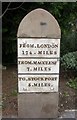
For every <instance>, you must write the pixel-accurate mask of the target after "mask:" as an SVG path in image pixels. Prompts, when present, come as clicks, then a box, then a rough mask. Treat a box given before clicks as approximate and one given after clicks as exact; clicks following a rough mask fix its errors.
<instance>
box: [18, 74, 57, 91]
mask: <svg viewBox="0 0 77 120" xmlns="http://www.w3.org/2000/svg"><path fill="white" fill-rule="evenodd" d="M58 82H59V75H18V89H19V92H20V93H23V92H58Z"/></svg>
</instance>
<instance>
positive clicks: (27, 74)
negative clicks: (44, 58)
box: [18, 73, 59, 75]
mask: <svg viewBox="0 0 77 120" xmlns="http://www.w3.org/2000/svg"><path fill="white" fill-rule="evenodd" d="M18 75H59V73H18Z"/></svg>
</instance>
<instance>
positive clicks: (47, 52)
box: [18, 38, 60, 57]
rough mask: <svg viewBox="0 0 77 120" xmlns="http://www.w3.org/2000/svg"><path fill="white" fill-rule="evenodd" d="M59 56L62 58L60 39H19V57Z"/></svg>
mask: <svg viewBox="0 0 77 120" xmlns="http://www.w3.org/2000/svg"><path fill="white" fill-rule="evenodd" d="M23 45H24V47H23ZM23 51H24V52H23ZM39 51H40V52H39ZM41 51H42V52H41ZM59 56H60V39H46V38H44V39H41V38H40V39H37V38H18V57H59Z"/></svg>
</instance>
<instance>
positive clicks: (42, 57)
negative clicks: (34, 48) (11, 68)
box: [18, 57, 60, 59]
mask: <svg viewBox="0 0 77 120" xmlns="http://www.w3.org/2000/svg"><path fill="white" fill-rule="evenodd" d="M18 59H60V57H18Z"/></svg>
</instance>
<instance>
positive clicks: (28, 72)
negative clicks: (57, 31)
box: [18, 38, 60, 93]
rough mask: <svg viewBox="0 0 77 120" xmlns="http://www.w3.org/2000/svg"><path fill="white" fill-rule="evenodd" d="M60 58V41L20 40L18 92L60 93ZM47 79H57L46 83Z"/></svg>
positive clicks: (41, 39) (42, 39)
mask: <svg viewBox="0 0 77 120" xmlns="http://www.w3.org/2000/svg"><path fill="white" fill-rule="evenodd" d="M59 57H60V39H46V38H45V39H44V38H39V39H38V38H18V91H19V92H20V93H23V92H58V82H59V75H58V74H59ZM52 74H53V75H52ZM20 77H22V79H21V80H20V79H19V78H20ZM30 77H33V78H36V77H38V78H41V79H38V80H35V79H33V80H29V78H30ZM46 77H47V78H49V77H57V79H56V80H55V81H54V80H46V81H45V80H44V78H46ZM23 78H25V80H23Z"/></svg>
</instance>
